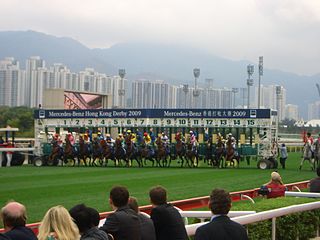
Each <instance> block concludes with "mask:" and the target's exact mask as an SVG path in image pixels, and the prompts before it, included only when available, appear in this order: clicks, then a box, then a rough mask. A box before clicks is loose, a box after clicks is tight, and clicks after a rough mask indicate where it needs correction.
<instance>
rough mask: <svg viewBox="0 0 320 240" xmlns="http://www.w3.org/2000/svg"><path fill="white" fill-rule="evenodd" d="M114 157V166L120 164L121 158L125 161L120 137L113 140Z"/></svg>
mask: <svg viewBox="0 0 320 240" xmlns="http://www.w3.org/2000/svg"><path fill="white" fill-rule="evenodd" d="M114 159H115V165H116V166H118V165H121V160H124V161H125V150H124V148H123V147H122V141H121V139H120V138H117V139H116V141H115V148H114Z"/></svg>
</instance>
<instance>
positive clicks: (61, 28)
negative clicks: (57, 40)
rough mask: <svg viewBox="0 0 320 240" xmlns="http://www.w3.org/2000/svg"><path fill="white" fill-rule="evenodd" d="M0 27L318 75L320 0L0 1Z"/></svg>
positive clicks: (92, 45)
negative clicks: (173, 49) (160, 47)
mask: <svg viewBox="0 0 320 240" xmlns="http://www.w3.org/2000/svg"><path fill="white" fill-rule="evenodd" d="M0 9H1V14H0V30H1V31H7V30H35V31H39V32H44V33H47V34H52V35H55V36H65V37H71V38H74V39H76V40H78V41H80V42H81V43H83V44H84V45H86V46H88V47H90V48H95V47H100V48H104V47H110V46H111V45H113V44H116V43H121V42H130V41H135V42H137V41H138V42H154V43H165V44H174V45H184V46H190V47H194V48H199V49H204V50H207V51H208V52H210V53H213V54H215V55H218V56H222V57H226V58H229V59H234V60H243V59H244V60H250V61H253V62H257V60H258V57H259V56H260V55H263V56H264V61H265V67H267V68H275V69H281V70H284V71H289V72H295V73H299V74H306V75H312V74H315V73H320V44H319V40H320V0H0Z"/></svg>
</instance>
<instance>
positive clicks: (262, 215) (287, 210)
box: [186, 201, 320, 240]
mask: <svg viewBox="0 0 320 240" xmlns="http://www.w3.org/2000/svg"><path fill="white" fill-rule="evenodd" d="M318 208H320V201H319V202H313V203H306V204H299V205H292V206H289V207H284V208H278V209H273V210H269V211H264V212H259V213H254V214H249V215H244V216H238V217H233V218H232V220H233V221H236V222H238V223H240V224H241V225H247V224H250V223H256V222H261V221H265V220H268V219H272V240H275V239H276V218H277V217H281V216H284V215H288V214H292V213H297V212H304V211H310V210H314V209H318ZM204 224H206V223H203V222H202V223H196V224H190V225H187V226H186V230H187V233H188V235H189V236H193V235H194V234H195V232H196V230H197V228H198V227H200V226H202V225H204Z"/></svg>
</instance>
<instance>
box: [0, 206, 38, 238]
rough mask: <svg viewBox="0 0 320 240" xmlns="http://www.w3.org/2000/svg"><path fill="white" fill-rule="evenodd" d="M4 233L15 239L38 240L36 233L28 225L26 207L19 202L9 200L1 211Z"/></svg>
mask: <svg viewBox="0 0 320 240" xmlns="http://www.w3.org/2000/svg"><path fill="white" fill-rule="evenodd" d="M0 215H1V219H2V221H3V226H4V229H5V233H4V235H5V236H6V237H9V238H10V239H14V240H36V239H37V237H36V235H35V234H34V233H33V232H32V230H31V229H30V228H27V227H26V221H27V211H26V207H25V206H24V205H22V204H21V203H18V202H9V203H8V204H7V205H5V206H4V207H3V208H2V209H1V212H0Z"/></svg>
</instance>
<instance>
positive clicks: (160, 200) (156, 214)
mask: <svg viewBox="0 0 320 240" xmlns="http://www.w3.org/2000/svg"><path fill="white" fill-rule="evenodd" d="M149 196H150V201H151V204H152V206H153V209H152V211H151V219H152V221H153V224H154V227H155V230H156V238H157V240H187V239H188V235H187V232H186V228H185V226H184V223H183V221H182V218H181V215H180V213H179V212H178V210H177V209H175V208H174V206H173V205H171V204H169V203H167V191H166V189H164V188H163V187H161V186H158V187H154V188H152V189H151V190H150V192H149Z"/></svg>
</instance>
